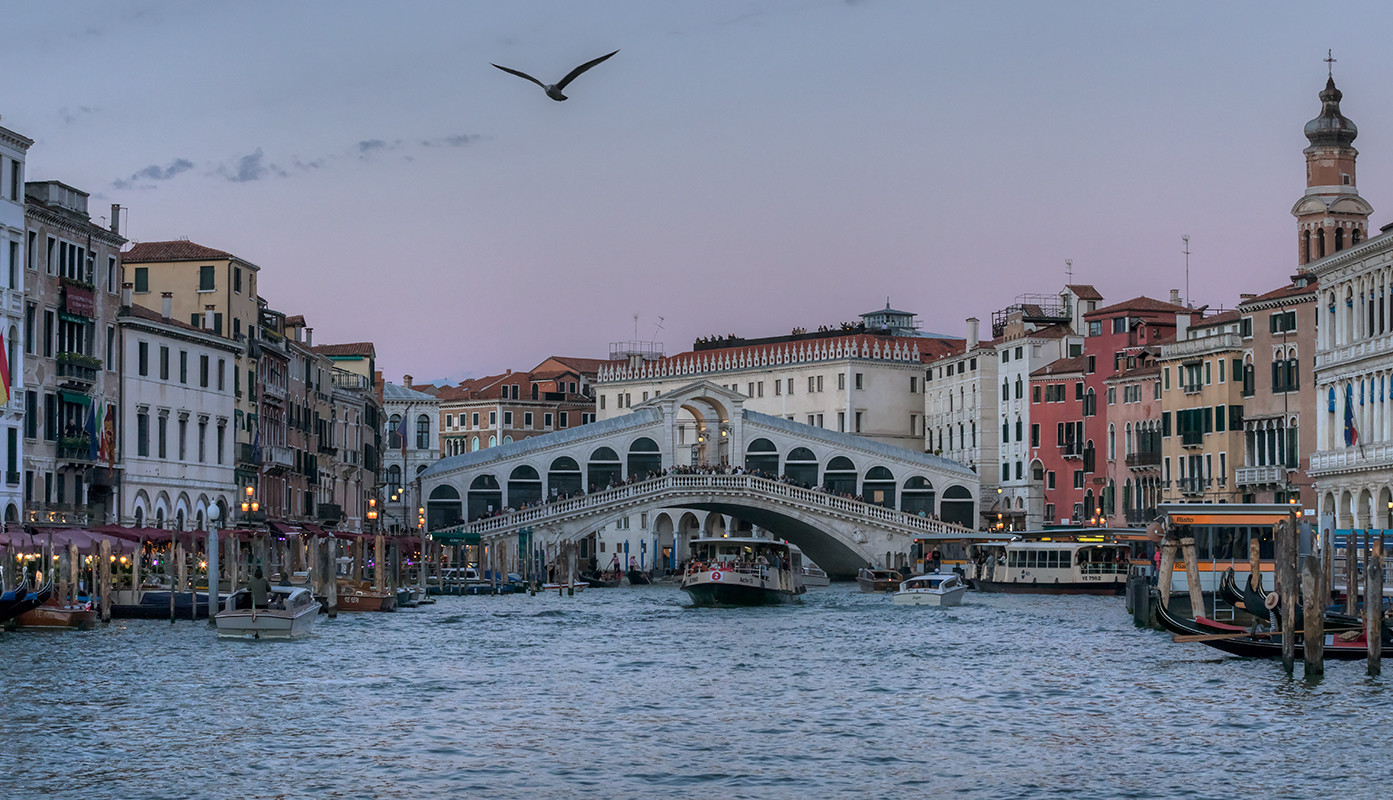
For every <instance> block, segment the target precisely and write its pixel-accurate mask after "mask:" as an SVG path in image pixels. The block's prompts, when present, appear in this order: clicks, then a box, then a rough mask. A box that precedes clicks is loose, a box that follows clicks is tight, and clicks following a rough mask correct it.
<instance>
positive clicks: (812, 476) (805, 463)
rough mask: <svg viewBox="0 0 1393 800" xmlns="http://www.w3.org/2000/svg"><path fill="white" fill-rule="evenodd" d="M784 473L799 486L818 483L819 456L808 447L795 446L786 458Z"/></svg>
mask: <svg viewBox="0 0 1393 800" xmlns="http://www.w3.org/2000/svg"><path fill="white" fill-rule="evenodd" d="M784 474H785V475H787V476H788V479H789V480H790V481H792V482H793V483H795V484H797V485H799V486H809V487H810V486H816V485H817V456H816V455H814V454H813V451H811V450H809V449H808V448H806V447H795V448H793V449H792V450H790V451H788V458H786V459H784Z"/></svg>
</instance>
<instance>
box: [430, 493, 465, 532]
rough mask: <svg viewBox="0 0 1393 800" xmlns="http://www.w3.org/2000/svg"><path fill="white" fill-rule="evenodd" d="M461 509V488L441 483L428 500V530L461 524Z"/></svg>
mask: <svg viewBox="0 0 1393 800" xmlns="http://www.w3.org/2000/svg"><path fill="white" fill-rule="evenodd" d="M461 510H462V507H461V503H460V496H459V490H458V489H456V488H455V487H453V486H451V485H450V484H448V483H442V484H440V485H439V486H437V487H435V488H434V489H432V490H431V492H430V497H429V498H428V499H427V500H426V530H431V531H433V530H436V529H439V528H444V527H446V526H449V525H457V524H459V522H460V520H461V514H460V512H461Z"/></svg>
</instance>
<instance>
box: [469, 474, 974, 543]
mask: <svg viewBox="0 0 1393 800" xmlns="http://www.w3.org/2000/svg"><path fill="white" fill-rule="evenodd" d="M682 489H696V490H700V489H719V490H727V491H740V492H743V493H746V494H749V495H751V496H755V497H760V496H769V495H775V496H779V497H785V498H788V499H790V500H796V501H798V502H800V503H804V504H806V505H810V506H814V507H819V508H822V509H825V510H829V511H836V512H840V513H842V514H846V515H852V516H859V517H863V518H869V519H873V520H876V521H878V522H881V523H885V524H887V525H892V526H898V527H902V528H913V529H915V530H918V531H921V532H923V533H926V534H951V533H966V532H970V531H969V530H968V529H967V528H964V527H962V526H959V525H956V524H953V523H948V522H943V521H942V520H935V519H929V518H927V517H920V516H917V515H914V514H909V513H907V512H904V511H897V510H895V509H890V508H886V507H884V506H880V505H876V504H874V503H866V502H862V501H858V500H851V499H849V498H845V497H839V496H837V495H833V494H828V493H827V492H820V491H816V490H813V489H804V488H803V487H801V486H794V485H792V484H788V483H782V482H780V481H775V480H770V479H768V478H758V477H755V476H753V475H664V476H662V477H658V478H651V479H649V480H645V481H640V482H638V483H633V484H626V485H624V486H616V487H614V488H612V489H605V490H602V491H599V492H595V493H593V494H588V495H585V496H583V497H573V498H571V499H569V500H557V501H554V502H550V503H546V504H544V505H540V506H536V507H533V508H528V509H523V510H520V511H510V512H505V513H503V514H500V515H498V516H495V517H488V518H486V519H479V520H475V521H474V522H471V523H466V524H464V525H459V526H454V527H452V528H446V529H444V530H446V531H468V532H470V533H478V534H484V533H492V532H499V531H508V530H512V529H514V528H520V527H528V526H530V525H535V524H539V523H541V522H543V521H546V520H551V519H556V518H564V517H569V516H573V515H576V514H580V513H583V512H585V511H590V510H596V509H603V508H609V507H613V506H618V505H625V504H636V503H638V502H640V501H646V500H659V499H660V496H661V495H663V494H667V493H669V492H673V491H678V490H682ZM625 501H628V502H627V503H626V502H625Z"/></svg>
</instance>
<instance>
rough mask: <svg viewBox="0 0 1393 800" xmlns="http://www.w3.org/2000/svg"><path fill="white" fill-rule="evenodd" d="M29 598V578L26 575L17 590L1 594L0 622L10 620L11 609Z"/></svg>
mask: <svg viewBox="0 0 1393 800" xmlns="http://www.w3.org/2000/svg"><path fill="white" fill-rule="evenodd" d="M28 596H29V576H28V575H25V576H24V577H23V578H21V579H20V581H19V585H18V586H16V587H15V588H13V589H11V590H9V591H8V592H5V593H4V594H0V622H3V621H5V620H7V619H10V617H11V614H10V613H9V612H10V608H11V607H12V606H14V605H15V604H16V603H22V602H24V598H26V597H28Z"/></svg>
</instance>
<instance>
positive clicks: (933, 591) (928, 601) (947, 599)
mask: <svg viewBox="0 0 1393 800" xmlns="http://www.w3.org/2000/svg"><path fill="white" fill-rule="evenodd" d="M965 594H967V582H966V581H964V580H963V579H962V578H960V577H958V575H957V574H955V573H952V572H931V573H929V574H928V575H915V576H914V577H912V578H905V580H904V581H903V582H902V583H900V589H899V591H897V592H895V605H897V606H960V605H962V602H963V595H965Z"/></svg>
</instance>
